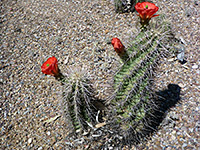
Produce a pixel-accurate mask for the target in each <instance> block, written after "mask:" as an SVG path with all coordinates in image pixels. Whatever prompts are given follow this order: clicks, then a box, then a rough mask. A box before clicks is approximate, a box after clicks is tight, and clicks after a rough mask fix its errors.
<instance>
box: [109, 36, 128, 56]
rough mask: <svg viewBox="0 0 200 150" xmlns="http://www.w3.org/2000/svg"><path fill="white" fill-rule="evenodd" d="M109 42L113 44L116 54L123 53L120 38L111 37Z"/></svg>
mask: <svg viewBox="0 0 200 150" xmlns="http://www.w3.org/2000/svg"><path fill="white" fill-rule="evenodd" d="M111 44H112V45H113V47H114V49H115V51H116V52H117V54H123V53H124V48H125V47H124V45H123V44H122V42H121V41H120V39H118V38H113V39H112V41H111Z"/></svg>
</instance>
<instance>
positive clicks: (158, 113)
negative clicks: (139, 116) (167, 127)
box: [124, 84, 181, 145]
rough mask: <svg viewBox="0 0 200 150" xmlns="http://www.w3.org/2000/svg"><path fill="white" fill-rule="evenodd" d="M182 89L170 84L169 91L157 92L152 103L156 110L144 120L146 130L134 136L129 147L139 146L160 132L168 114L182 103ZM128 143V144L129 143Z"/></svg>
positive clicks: (129, 141)
mask: <svg viewBox="0 0 200 150" xmlns="http://www.w3.org/2000/svg"><path fill="white" fill-rule="evenodd" d="M180 92H181V87H180V86H179V85H177V84H169V85H168V86H167V89H164V90H160V91H156V92H155V94H154V95H153V97H152V103H154V104H153V105H155V106H156V107H155V109H154V111H153V112H152V113H151V114H147V115H146V116H145V118H144V120H145V122H146V123H145V124H144V129H143V130H142V131H141V132H140V133H138V134H137V135H133V137H132V138H131V139H133V140H127V139H124V141H126V142H125V143H126V144H128V145H132V144H133V143H135V145H138V144H140V143H143V142H145V141H147V140H149V139H150V138H151V135H153V133H155V132H156V131H158V130H159V127H160V125H161V123H162V122H163V120H164V119H165V117H166V115H167V112H168V111H169V110H170V109H171V108H173V107H174V106H175V105H176V104H177V103H179V102H180V100H181V97H180ZM150 107H152V106H150ZM127 142H128V143H127Z"/></svg>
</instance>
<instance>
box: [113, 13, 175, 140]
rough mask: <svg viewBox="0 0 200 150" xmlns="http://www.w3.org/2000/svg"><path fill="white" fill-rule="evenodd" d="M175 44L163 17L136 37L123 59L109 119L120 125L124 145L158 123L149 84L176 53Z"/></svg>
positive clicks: (116, 78) (168, 25)
mask: <svg viewBox="0 0 200 150" xmlns="http://www.w3.org/2000/svg"><path fill="white" fill-rule="evenodd" d="M173 40H174V38H173V34H172V32H171V28H170V24H169V23H168V22H167V21H166V20H165V19H164V16H159V17H157V18H155V21H154V22H152V24H151V26H150V27H149V29H145V30H142V31H141V32H140V33H139V34H138V35H137V36H136V38H135V39H134V41H133V42H132V45H131V47H129V48H128V49H127V50H126V53H127V54H128V56H129V57H128V58H125V57H121V58H122V59H123V58H124V59H126V60H123V62H125V63H124V64H123V66H122V67H121V68H120V69H119V71H118V72H117V73H116V74H115V77H114V89H115V92H114V94H113V95H112V96H111V97H112V98H111V99H110V100H109V104H110V106H111V110H112V111H111V112H110V115H109V119H110V120H112V121H113V120H115V124H119V125H120V129H119V134H120V135H123V137H124V140H125V141H130V140H132V141H133V142H136V143H137V142H138V141H139V140H141V139H142V137H144V136H143V135H144V134H145V132H146V131H145V130H146V129H147V128H151V124H152V120H155V118H154V117H156V116H154V115H153V114H154V112H155V111H157V104H156V103H157V102H156V101H155V99H153V98H152V96H153V95H154V94H153V93H155V92H154V90H152V89H151V82H150V81H151V80H152V78H153V75H154V71H155V69H156V66H157V63H159V61H160V59H161V58H163V57H164V56H166V55H168V54H170V51H173V49H172V48H171V47H172V44H173ZM127 54H126V55H127ZM152 128H153V127H152ZM130 137H133V138H132V139H131V138H130ZM136 137H137V138H136Z"/></svg>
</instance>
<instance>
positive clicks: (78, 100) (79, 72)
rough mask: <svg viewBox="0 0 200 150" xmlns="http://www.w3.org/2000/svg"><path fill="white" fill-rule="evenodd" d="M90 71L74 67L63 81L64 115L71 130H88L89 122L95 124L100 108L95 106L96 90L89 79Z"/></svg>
mask: <svg viewBox="0 0 200 150" xmlns="http://www.w3.org/2000/svg"><path fill="white" fill-rule="evenodd" d="M87 74H88V72H87V70H84V69H83V68H77V67H74V68H73V69H71V70H70V71H68V74H67V76H66V79H65V81H64V82H63V84H64V85H63V87H64V89H63V100H62V103H61V105H62V106H63V111H62V112H63V116H64V117H65V119H66V123H67V125H68V128H69V129H70V130H71V131H70V132H73V133H75V132H77V131H79V130H86V129H87V127H88V123H90V124H94V123H95V121H96V120H95V117H96V115H97V112H98V108H97V107H95V106H94V103H95V101H98V100H97V99H96V98H95V97H94V94H95V93H94V90H93V88H92V85H91V82H90V81H89V80H88V75H87Z"/></svg>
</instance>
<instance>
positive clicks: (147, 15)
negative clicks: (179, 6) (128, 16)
mask: <svg viewBox="0 0 200 150" xmlns="http://www.w3.org/2000/svg"><path fill="white" fill-rule="evenodd" d="M158 9H159V8H158V7H157V6H156V5H155V4H153V3H149V2H142V3H137V4H136V5H135V10H136V11H137V12H138V13H139V15H138V16H139V17H140V18H141V23H142V25H144V24H148V22H149V20H150V19H151V18H152V17H156V16H159V15H154V14H155V13H156V12H157V11H158Z"/></svg>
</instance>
